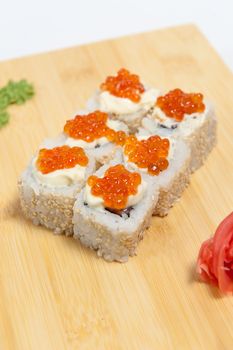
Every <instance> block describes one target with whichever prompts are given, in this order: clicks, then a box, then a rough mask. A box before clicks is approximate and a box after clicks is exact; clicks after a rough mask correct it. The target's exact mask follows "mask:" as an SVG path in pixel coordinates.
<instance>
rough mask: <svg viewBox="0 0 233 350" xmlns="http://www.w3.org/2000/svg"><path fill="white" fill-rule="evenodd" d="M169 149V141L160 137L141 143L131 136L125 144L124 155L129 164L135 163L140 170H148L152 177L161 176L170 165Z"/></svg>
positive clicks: (150, 138) (156, 136)
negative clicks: (168, 158)
mask: <svg viewBox="0 0 233 350" xmlns="http://www.w3.org/2000/svg"><path fill="white" fill-rule="evenodd" d="M169 147H170V142H169V140H168V139H167V138H164V139H162V138H161V137H160V136H158V135H154V136H150V137H149V138H148V139H146V140H141V141H139V140H138V139H137V138H136V137H135V136H129V137H128V138H127V139H126V142H125V146H124V153H125V155H127V157H128V161H129V162H133V163H135V164H136V165H137V166H138V167H139V168H147V170H148V172H149V173H150V174H151V175H159V173H160V172H161V171H163V170H166V169H167V167H168V165H169V162H168V160H167V157H168V153H169Z"/></svg>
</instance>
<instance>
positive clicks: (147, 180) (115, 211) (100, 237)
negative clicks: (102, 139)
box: [73, 161, 158, 262]
mask: <svg viewBox="0 0 233 350" xmlns="http://www.w3.org/2000/svg"><path fill="white" fill-rule="evenodd" d="M157 195H158V194H157V191H156V185H155V184H154V183H153V181H152V179H151V177H150V176H148V175H146V174H140V173H139V172H132V171H130V170H129V169H128V168H127V166H126V165H123V164H121V163H119V162H117V161H112V162H110V163H109V164H106V165H104V166H103V167H101V168H99V169H98V171H97V172H96V173H95V174H94V176H90V177H89V178H88V180H87V183H86V186H85V187H84V189H83V190H82V191H81V192H80V193H79V194H78V196H77V200H76V202H75V205H74V217H73V223H74V237H75V238H77V239H79V240H80V241H81V243H82V244H84V245H85V246H87V247H90V248H92V249H94V250H96V251H97V255H98V256H102V257H103V258H104V259H105V260H108V261H114V260H115V261H119V262H125V261H127V260H128V258H129V256H133V255H135V254H136V248H137V245H138V243H139V241H140V240H141V239H142V238H143V235H144V231H145V229H146V228H147V227H148V226H149V223H150V220H151V215H152V211H153V208H154V203H155V201H156V200H157Z"/></svg>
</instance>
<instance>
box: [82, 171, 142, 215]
mask: <svg viewBox="0 0 233 350" xmlns="http://www.w3.org/2000/svg"><path fill="white" fill-rule="evenodd" d="M146 188H147V183H146V182H145V181H144V180H143V178H142V177H141V175H140V174H139V173H137V172H130V171H129V170H127V169H126V168H125V166H124V165H122V164H117V165H114V166H111V167H109V168H108V169H107V170H106V171H105V172H104V174H103V175H102V176H100V177H98V176H96V175H92V176H90V177H89V178H88V180H87V184H86V187H85V192H84V204H85V205H88V206H89V207H92V208H95V209H96V210H98V211H104V210H107V211H110V212H111V213H113V214H116V215H119V216H124V217H125V216H127V217H129V216H130V212H131V210H132V209H133V207H134V206H135V205H136V204H138V203H139V202H140V201H141V200H142V198H143V196H144V194H145V191H146Z"/></svg>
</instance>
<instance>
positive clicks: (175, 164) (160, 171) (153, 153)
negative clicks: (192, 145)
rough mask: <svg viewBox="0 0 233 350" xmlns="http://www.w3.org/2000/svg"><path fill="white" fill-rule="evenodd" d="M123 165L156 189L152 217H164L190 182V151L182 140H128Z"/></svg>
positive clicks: (141, 137) (150, 137)
mask: <svg viewBox="0 0 233 350" xmlns="http://www.w3.org/2000/svg"><path fill="white" fill-rule="evenodd" d="M123 157H124V162H125V164H127V166H128V167H129V168H131V169H133V170H134V171H139V172H140V173H143V174H148V175H149V176H150V177H151V178H152V181H153V182H154V183H156V185H157V186H158V188H159V197H158V200H156V201H155V203H154V210H153V215H158V216H165V215H167V214H168V211H169V209H170V208H171V207H172V206H173V205H174V203H175V202H176V201H177V200H178V199H179V198H180V197H181V195H182V193H183V191H184V189H185V188H186V186H187V185H188V183H189V178H190V170H189V164H190V149H189V147H188V145H187V144H186V143H185V142H184V141H182V140H172V139H169V138H162V137H160V136H159V135H152V136H149V137H148V136H145V135H144V136H142V135H141V136H140V138H139V137H138V138H137V137H136V136H133V135H131V136H129V137H128V138H127V139H126V142H125V145H124V147H123Z"/></svg>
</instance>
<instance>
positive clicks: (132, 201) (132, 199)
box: [84, 179, 147, 211]
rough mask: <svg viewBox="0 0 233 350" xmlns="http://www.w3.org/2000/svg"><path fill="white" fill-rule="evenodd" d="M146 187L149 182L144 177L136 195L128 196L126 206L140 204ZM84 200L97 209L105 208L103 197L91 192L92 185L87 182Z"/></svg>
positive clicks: (102, 209)
mask: <svg viewBox="0 0 233 350" xmlns="http://www.w3.org/2000/svg"><path fill="white" fill-rule="evenodd" d="M146 189H147V183H146V182H145V181H144V180H143V179H142V181H141V183H140V185H139V186H138V190H137V193H136V194H135V195H130V196H129V197H128V201H127V205H126V208H128V207H131V206H134V205H136V204H138V203H139V202H140V201H141V200H142V198H143V197H144V194H145V192H146ZM84 201H85V202H86V203H87V204H88V205H89V207H91V208H95V209H96V210H99V211H104V209H105V208H104V200H103V198H102V197H98V196H94V195H93V194H92V193H91V187H90V186H89V185H88V184H86V186H85V190H84Z"/></svg>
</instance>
